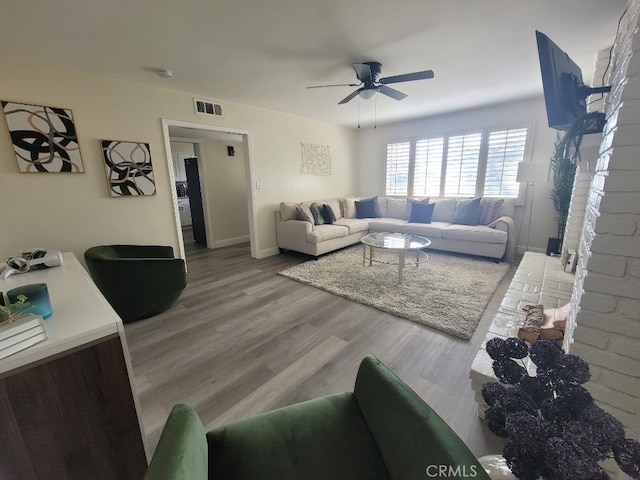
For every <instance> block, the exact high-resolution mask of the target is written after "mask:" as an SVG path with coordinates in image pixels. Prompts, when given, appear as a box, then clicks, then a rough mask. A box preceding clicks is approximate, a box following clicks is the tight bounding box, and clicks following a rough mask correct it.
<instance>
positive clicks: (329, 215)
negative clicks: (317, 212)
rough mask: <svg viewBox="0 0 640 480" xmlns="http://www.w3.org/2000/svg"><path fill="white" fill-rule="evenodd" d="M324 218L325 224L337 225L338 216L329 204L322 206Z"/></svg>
mask: <svg viewBox="0 0 640 480" xmlns="http://www.w3.org/2000/svg"><path fill="white" fill-rule="evenodd" d="M322 218H324V223H327V224H329V225H331V224H332V223H335V221H336V215H335V213H333V209H332V208H331V205H329V204H328V203H325V204H324V205H322Z"/></svg>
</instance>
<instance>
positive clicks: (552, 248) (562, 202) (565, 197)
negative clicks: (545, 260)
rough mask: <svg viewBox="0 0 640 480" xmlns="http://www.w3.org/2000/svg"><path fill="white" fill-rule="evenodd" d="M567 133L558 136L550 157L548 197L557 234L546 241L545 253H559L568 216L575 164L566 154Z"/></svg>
mask: <svg viewBox="0 0 640 480" xmlns="http://www.w3.org/2000/svg"><path fill="white" fill-rule="evenodd" d="M568 143H569V135H568V134H564V135H562V136H560V135H559V136H558V139H557V140H556V146H555V150H554V152H553V156H552V157H551V171H552V173H553V187H552V188H551V193H550V197H551V200H552V201H553V208H554V209H555V211H556V218H555V220H556V223H557V226H558V236H557V237H550V238H549V241H548V243H547V255H550V254H559V253H560V248H561V247H562V239H563V238H564V230H565V227H566V225H567V219H568V217H569V205H570V204H571V195H572V193H573V182H574V179H575V176H576V164H575V162H574V161H572V159H571V158H569V155H568Z"/></svg>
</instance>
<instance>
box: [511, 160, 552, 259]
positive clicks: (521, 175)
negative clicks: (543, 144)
mask: <svg viewBox="0 0 640 480" xmlns="http://www.w3.org/2000/svg"><path fill="white" fill-rule="evenodd" d="M548 179H549V165H548V164H547V163H545V162H524V161H523V162H520V163H519V164H518V173H517V175H516V182H518V183H526V184H527V188H526V190H525V193H524V199H525V212H523V215H522V223H524V213H526V209H527V202H528V203H530V206H529V222H528V226H527V246H526V248H525V252H526V251H527V250H529V238H530V236H531V217H532V216H533V197H534V194H535V184H536V183H540V182H547V181H548ZM529 186H531V195H529ZM529 197H531V198H529ZM520 229H521V230H522V227H520Z"/></svg>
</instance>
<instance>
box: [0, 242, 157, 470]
mask: <svg viewBox="0 0 640 480" xmlns="http://www.w3.org/2000/svg"><path fill="white" fill-rule="evenodd" d="M63 259H64V261H63V265H62V266H60V267H53V268H51V269H46V270H34V271H31V272H27V273H25V274H18V275H13V276H11V277H9V278H7V279H5V280H0V291H3V292H6V291H7V290H10V289H12V288H15V287H17V286H20V285H24V284H28V283H46V284H47V288H48V291H49V297H50V299H51V307H52V310H53V314H52V315H51V317H49V318H48V319H47V320H45V326H46V329H47V334H48V337H49V338H48V339H47V340H45V341H44V342H41V343H39V344H36V345H33V346H32V347H29V348H28V349H26V350H23V351H21V352H18V353H16V354H14V355H12V356H9V357H7V358H4V359H2V360H0V445H4V446H6V445H12V447H11V449H9V448H6V449H5V448H4V447H3V448H2V449H0V478H43V477H41V475H42V474H43V472H47V478H48V479H51V480H53V479H57V478H81V477H82V478H84V476H85V475H87V478H95V479H100V478H137V477H139V478H142V475H141V474H144V471H145V469H146V461H147V458H148V451H147V448H146V440H145V435H144V432H143V430H142V425H141V423H140V418H141V416H140V409H139V404H138V399H137V395H136V392H135V384H134V382H133V373H132V370H131V363H130V360H129V352H128V348H127V343H126V339H125V335H124V329H123V326H122V321H121V320H120V318H119V317H118V315H117V314H116V313H115V311H114V310H113V308H111V306H110V305H109V303H108V302H107V301H106V300H105V298H104V297H103V296H102V294H101V293H100V291H99V290H98V288H97V287H96V286H95V284H94V283H93V281H92V280H91V278H90V277H89V275H88V273H87V272H86V271H85V270H84V268H83V267H82V265H81V264H80V262H79V261H78V259H77V258H76V257H75V255H73V254H72V253H65V254H64V255H63ZM43 421H44V425H43ZM49 421H50V424H49V425H47V423H48V422H49ZM111 425H113V426H114V431H111V429H110V426H111ZM16 436H17V437H19V438H15V437H16ZM48 442H50V443H51V446H50V448H48V449H47V452H48V453H49V454H48V455H42V449H43V445H48V444H49V443H48ZM92 442H95V444H96V445H93V446H92V445H91V444H92ZM35 452H37V454H35ZM25 462H27V463H31V465H25ZM114 475H115V476H114ZM89 476H90V477H89ZM109 476H111V477H109Z"/></svg>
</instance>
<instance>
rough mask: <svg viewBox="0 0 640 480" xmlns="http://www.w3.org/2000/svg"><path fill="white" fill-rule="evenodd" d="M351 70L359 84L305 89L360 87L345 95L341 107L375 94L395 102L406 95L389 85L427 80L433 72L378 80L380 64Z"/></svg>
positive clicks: (315, 86)
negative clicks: (357, 96)
mask: <svg viewBox="0 0 640 480" xmlns="http://www.w3.org/2000/svg"><path fill="white" fill-rule="evenodd" d="M353 69H354V70H355V71H356V77H357V78H358V80H359V81H360V83H338V84H333V85H314V86H311V87H307V88H325V87H360V88H359V89H357V90H356V91H355V92H352V93H351V94H349V95H347V96H346V97H345V98H343V99H342V100H341V101H339V102H338V105H342V104H344V103H347V102H349V101H351V100H352V99H353V98H355V97H356V95H360V97H361V98H364V99H368V98H372V97H373V96H374V95H375V94H376V93H377V92H380V93H382V94H383V95H386V96H388V97H391V98H393V99H395V100H402V99H403V98H406V97H407V94H406V93H402V92H400V91H398V90H396V89H394V88H391V87H388V86H387V85H388V84H390V83H401V82H413V81H414V80H427V79H429V78H433V70H424V71H422V72H413V73H405V74H403V75H395V76H393V77H383V78H380V75H381V73H382V64H381V63H379V62H364V63H354V64H353Z"/></svg>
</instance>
